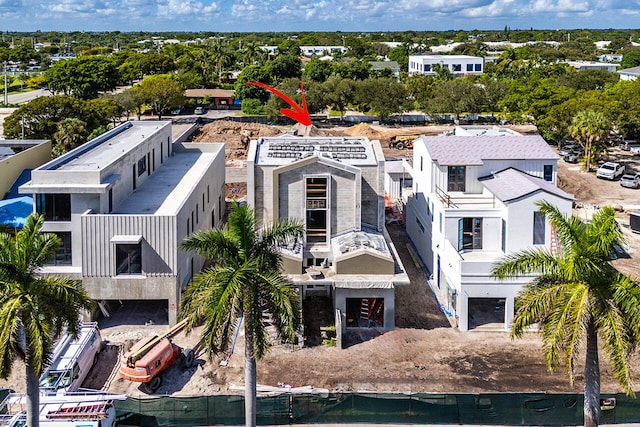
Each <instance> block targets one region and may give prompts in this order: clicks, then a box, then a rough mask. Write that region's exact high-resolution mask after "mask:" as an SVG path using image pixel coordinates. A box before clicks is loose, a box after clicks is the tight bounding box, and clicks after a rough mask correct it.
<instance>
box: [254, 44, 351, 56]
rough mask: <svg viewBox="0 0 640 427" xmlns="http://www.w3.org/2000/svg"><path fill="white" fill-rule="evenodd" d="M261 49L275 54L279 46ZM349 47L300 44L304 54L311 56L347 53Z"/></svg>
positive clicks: (262, 47)
mask: <svg viewBox="0 0 640 427" xmlns="http://www.w3.org/2000/svg"><path fill="white" fill-rule="evenodd" d="M260 49H262V50H264V51H266V52H267V53H269V55H275V54H276V52H277V51H278V46H260ZM347 50H348V49H347V48H346V47H344V46H300V51H301V52H302V55H304V56H306V57H308V58H310V57H312V56H325V55H334V54H336V53H346V52H347Z"/></svg>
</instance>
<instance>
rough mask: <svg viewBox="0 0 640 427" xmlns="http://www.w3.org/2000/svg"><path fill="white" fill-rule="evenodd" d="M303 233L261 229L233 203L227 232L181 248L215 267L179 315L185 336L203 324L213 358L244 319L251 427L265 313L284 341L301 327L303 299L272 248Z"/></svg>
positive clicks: (284, 226)
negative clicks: (182, 321) (184, 319)
mask: <svg viewBox="0 0 640 427" xmlns="http://www.w3.org/2000/svg"><path fill="white" fill-rule="evenodd" d="M302 233H303V227H302V224H301V223H300V222H299V221H295V220H290V219H280V220H278V221H276V222H274V223H273V224H271V225H268V226H266V227H264V228H262V229H258V227H257V226H256V223H255V218H254V213H253V210H252V209H251V208H249V207H248V206H246V205H240V204H238V203H237V202H234V203H233V204H232V205H231V212H230V214H229V220H228V223H227V225H226V226H225V227H224V228H222V229H214V230H208V231H202V232H198V233H195V234H192V235H191V236H189V237H187V238H186V239H185V240H184V241H183V242H182V243H180V247H181V248H182V249H184V250H187V251H193V252H196V253H198V254H200V255H202V256H204V257H206V258H207V259H208V260H210V261H211V263H212V266H211V267H210V268H208V269H206V270H205V271H203V272H202V273H200V274H199V275H197V276H196V277H195V278H194V280H193V282H192V283H191V284H190V285H189V287H188V288H187V291H186V293H185V296H184V299H183V301H182V305H181V314H180V316H181V318H186V319H188V322H187V325H186V331H187V332H190V331H191V330H192V329H193V327H195V326H198V325H200V324H204V329H203V332H202V337H201V343H202V345H203V347H204V348H205V349H206V350H207V352H208V355H209V358H211V357H212V356H213V354H214V353H215V352H217V351H220V350H226V348H227V347H228V345H229V344H230V339H231V338H232V337H233V330H234V327H235V326H237V323H238V321H239V319H240V318H241V316H244V320H243V321H244V334H245V417H246V419H245V422H246V425H247V426H251V427H253V426H255V425H256V359H261V358H262V356H263V355H264V354H265V352H266V351H267V350H268V348H269V343H268V336H267V333H266V330H265V326H264V323H263V318H262V314H263V312H268V313H270V314H271V315H272V316H273V323H274V325H275V326H276V329H277V330H278V332H279V333H280V335H281V336H282V337H283V338H284V339H286V340H289V341H293V339H294V338H295V332H296V330H297V329H298V328H299V326H300V322H301V319H300V317H301V316H300V301H299V297H298V295H297V294H296V293H295V292H294V290H293V288H292V287H291V286H290V284H289V282H288V281H287V280H286V278H285V277H284V276H283V275H282V274H281V273H280V265H281V260H280V255H279V254H278V252H277V251H276V250H275V249H274V246H275V245H276V244H278V243H282V242H285V241H290V240H292V239H297V238H299V237H301V236H302Z"/></svg>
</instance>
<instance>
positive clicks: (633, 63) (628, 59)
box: [620, 49, 640, 70]
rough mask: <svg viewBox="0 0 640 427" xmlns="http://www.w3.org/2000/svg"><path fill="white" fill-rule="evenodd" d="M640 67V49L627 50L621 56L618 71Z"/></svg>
mask: <svg viewBox="0 0 640 427" xmlns="http://www.w3.org/2000/svg"><path fill="white" fill-rule="evenodd" d="M639 65H640V49H633V50H628V51H626V52H625V53H624V55H623V56H622V61H620V69H622V70H624V69H625V68H633V67H637V66H639Z"/></svg>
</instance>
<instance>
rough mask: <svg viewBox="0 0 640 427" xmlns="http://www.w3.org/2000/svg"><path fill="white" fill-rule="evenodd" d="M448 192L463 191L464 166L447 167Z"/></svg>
mask: <svg viewBox="0 0 640 427" xmlns="http://www.w3.org/2000/svg"><path fill="white" fill-rule="evenodd" d="M448 191H465V167H464V166H449V185H448Z"/></svg>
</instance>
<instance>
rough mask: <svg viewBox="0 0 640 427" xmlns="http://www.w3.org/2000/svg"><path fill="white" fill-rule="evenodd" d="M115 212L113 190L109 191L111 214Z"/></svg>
mask: <svg viewBox="0 0 640 427" xmlns="http://www.w3.org/2000/svg"><path fill="white" fill-rule="evenodd" d="M112 210H113V188H110V189H109V212H111V211H112Z"/></svg>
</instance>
